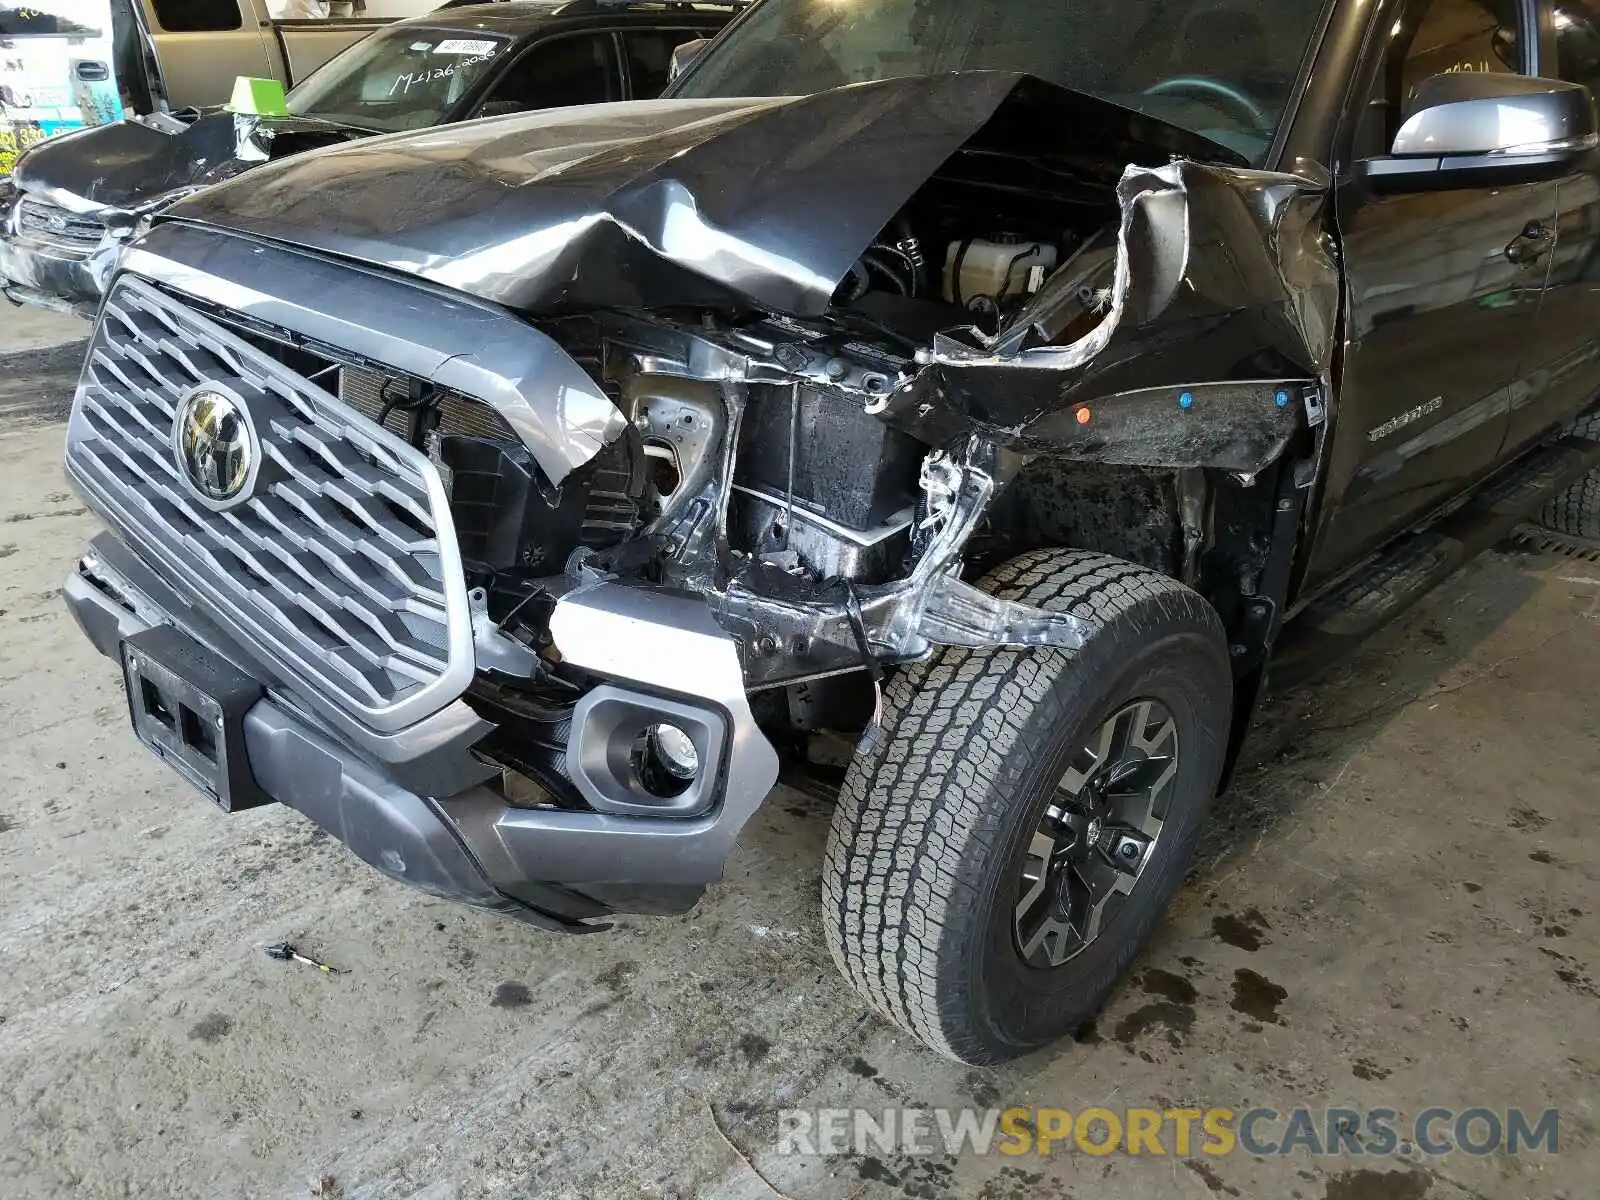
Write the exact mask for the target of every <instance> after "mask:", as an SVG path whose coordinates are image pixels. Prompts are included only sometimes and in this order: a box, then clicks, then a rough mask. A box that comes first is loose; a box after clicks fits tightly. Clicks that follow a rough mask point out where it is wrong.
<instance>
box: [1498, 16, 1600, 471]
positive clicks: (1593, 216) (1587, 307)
mask: <svg viewBox="0 0 1600 1200" xmlns="http://www.w3.org/2000/svg"><path fill="white" fill-rule="evenodd" d="M1540 7H1541V10H1542V12H1543V13H1544V15H1545V18H1546V19H1545V20H1544V21H1542V23H1541V24H1542V28H1543V29H1544V30H1545V33H1546V37H1545V40H1544V41H1542V42H1541V43H1540V49H1541V51H1542V53H1541V55H1540V59H1539V74H1541V75H1546V76H1549V77H1551V78H1553V79H1565V80H1567V81H1568V82H1569V83H1581V84H1583V85H1584V86H1585V87H1587V88H1588V89H1589V90H1590V91H1591V92H1594V91H1600V3H1596V2H1595V0H1556V2H1555V3H1554V4H1551V2H1550V0H1541V5H1540ZM1597 172H1600V154H1590V155H1589V156H1588V159H1587V161H1585V162H1584V163H1583V164H1582V167H1581V169H1579V170H1575V171H1573V172H1571V173H1570V174H1569V175H1567V176H1566V177H1565V178H1563V179H1561V180H1559V181H1558V182H1557V184H1556V206H1557V209H1558V212H1557V216H1556V237H1555V248H1554V249H1553V250H1552V251H1551V254H1550V276H1549V279H1548V280H1547V281H1546V284H1545V293H1544V304H1543V306H1542V307H1541V308H1540V310H1539V328H1538V331H1537V333H1536V335H1535V339H1534V343H1533V350H1534V352H1535V354H1536V356H1537V359H1538V366H1539V369H1538V371H1536V372H1535V373H1534V382H1535V384H1536V385H1537V386H1536V387H1535V388H1533V389H1532V390H1530V391H1529V393H1528V394H1527V396H1526V397H1519V399H1522V400H1524V403H1521V404H1518V405H1517V406H1516V407H1515V408H1513V409H1512V413H1511V438H1510V445H1509V446H1508V449H1510V450H1518V449H1522V448H1524V447H1527V446H1530V445H1531V444H1533V443H1534V442H1537V441H1538V440H1539V439H1540V438H1542V437H1544V436H1545V435H1546V434H1549V433H1553V432H1555V431H1556V430H1558V429H1560V428H1561V426H1563V425H1565V424H1566V423H1567V422H1568V421H1570V420H1571V419H1572V418H1573V416H1575V415H1576V414H1577V413H1578V412H1580V411H1581V410H1582V409H1584V408H1586V407H1588V405H1589V404H1590V402H1591V401H1593V400H1594V398H1595V394H1596V393H1597V392H1600V175H1597Z"/></svg>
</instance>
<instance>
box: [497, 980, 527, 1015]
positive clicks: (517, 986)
mask: <svg viewBox="0 0 1600 1200" xmlns="http://www.w3.org/2000/svg"><path fill="white" fill-rule="evenodd" d="M532 1003H533V993H532V992H530V991H528V985H527V984H525V983H518V982H517V981H516V980H515V979H508V980H506V981H505V982H504V983H502V984H501V985H500V986H499V987H497V988H495V990H494V998H493V999H492V1000H490V1001H489V1007H490V1008H526V1007H527V1006H528V1005H530V1004H532Z"/></svg>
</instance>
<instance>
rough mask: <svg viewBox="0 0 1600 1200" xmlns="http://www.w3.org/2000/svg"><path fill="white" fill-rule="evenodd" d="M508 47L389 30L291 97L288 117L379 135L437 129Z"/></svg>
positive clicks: (478, 35) (474, 38) (442, 33)
mask: <svg viewBox="0 0 1600 1200" xmlns="http://www.w3.org/2000/svg"><path fill="white" fill-rule="evenodd" d="M509 45H510V41H509V39H507V38H503V37H496V36H494V35H492V34H485V33H482V32H480V31H478V30H472V31H471V32H468V33H462V32H460V31H458V30H449V29H420V28H418V27H417V26H415V25H409V26H405V27H403V28H395V29H386V30H383V31H382V32H381V33H375V34H373V35H372V36H371V37H369V38H367V39H366V40H364V41H360V42H357V43H356V44H355V45H354V46H352V47H350V49H348V50H346V51H345V52H344V53H343V54H341V55H339V57H338V58H335V59H334V60H333V61H332V62H330V63H327V64H326V65H325V66H322V67H320V68H318V69H317V70H316V71H314V72H313V73H312V74H311V75H310V76H309V77H308V78H307V79H306V81H305V82H304V83H302V84H301V85H300V86H299V87H297V88H295V89H294V90H293V91H291V92H290V93H289V96H288V101H289V111H290V112H292V113H294V114H295V115H296V116H302V117H322V118H324V119H325V120H329V121H338V122H339V123H340V124H342V125H355V126H357V127H359V128H362V129H371V130H375V131H377V132H380V133H397V132H399V131H401V130H404V129H424V128H426V127H428V126H430V125H437V124H438V123H439V122H440V121H441V120H443V119H444V116H445V114H446V113H447V112H449V111H450V110H451V109H452V108H454V107H455V106H456V104H457V103H459V102H460V100H461V98H462V97H463V96H465V95H467V94H468V93H469V92H471V91H472V90H473V89H474V88H476V87H477V85H478V84H479V82H480V81H482V79H483V78H484V76H485V75H487V74H488V73H489V71H491V70H492V69H493V68H494V65H495V63H496V61H497V60H498V59H499V57H500V55H501V54H503V53H504V52H505V50H506V48H507V46H509Z"/></svg>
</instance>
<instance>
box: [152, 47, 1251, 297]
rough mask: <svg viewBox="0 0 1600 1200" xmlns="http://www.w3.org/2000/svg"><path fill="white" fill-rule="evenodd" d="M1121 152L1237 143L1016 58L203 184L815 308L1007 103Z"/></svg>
mask: <svg viewBox="0 0 1600 1200" xmlns="http://www.w3.org/2000/svg"><path fill="white" fill-rule="evenodd" d="M1008 103H1011V104H1020V105H1022V106H1023V107H1025V108H1027V109H1034V110H1037V112H1036V114H1035V115H1036V116H1037V117H1038V119H1039V120H1041V121H1042V122H1044V124H1043V125H1042V126H1041V127H1040V128H1039V136H1040V137H1041V138H1051V137H1052V136H1057V137H1058V136H1060V131H1067V130H1070V131H1071V134H1070V136H1071V137H1072V138H1073V141H1074V150H1075V152H1076V151H1077V150H1078V149H1079V143H1081V150H1082V153H1083V155H1084V157H1085V158H1086V159H1088V160H1089V161H1092V162H1094V163H1095V164H1097V168H1096V169H1098V170H1102V171H1104V170H1107V169H1109V171H1110V177H1111V178H1112V179H1113V180H1114V179H1115V178H1116V176H1117V174H1118V173H1120V171H1121V169H1122V167H1123V166H1124V165H1125V164H1126V163H1128V162H1129V161H1140V160H1143V161H1145V162H1148V163H1150V164H1151V165H1159V164H1161V163H1163V162H1165V161H1167V159H1168V158H1170V157H1172V156H1174V155H1181V156H1188V157H1195V158H1200V159H1206V160H1213V161H1214V160H1219V159H1221V160H1229V159H1232V158H1233V157H1234V156H1233V155H1232V152H1231V151H1227V150H1225V149H1223V148H1221V147H1219V146H1216V145H1215V144H1213V143H1211V142H1209V141H1207V140H1205V139H1204V138H1201V137H1199V136H1197V135H1195V134H1191V133H1187V132H1185V131H1183V130H1180V129H1177V128H1175V127H1173V126H1171V125H1167V124H1165V123H1163V122H1160V121H1157V120H1154V119H1153V118H1150V117H1146V116H1143V115H1142V114H1139V113H1135V112H1132V111H1130V110H1128V109H1124V108H1121V107H1119V106H1117V105H1114V104H1110V103H1108V102H1106V101H1102V100H1098V99H1095V98H1093V97H1090V96H1087V95H1084V94H1081V93H1077V92H1072V91H1068V90H1066V89H1063V88H1058V87H1055V86H1054V85H1051V84H1047V83H1044V82H1042V81H1040V80H1037V79H1035V78H1033V77H1032V76H1027V75H1021V74H1017V73H1013V72H989V71H985V72H966V73H959V74H948V75H937V76H917V77H909V78H903V79H891V80H885V81H882V82H878V83H869V84H859V85H855V86H851V87H844V88H838V89H835V90H833V91H829V92H822V93H819V94H816V95H812V96H803V97H781V98H776V99H772V98H761V99H733V100H658V101H647V102H636V103H631V104H605V105H593V106H590V107H586V108H571V109H559V110H554V111H549V112H543V113H536V114H528V115H519V116H512V117H505V118H499V119H495V120H489V121H479V122H473V123H470V124H467V125H460V126H454V127H451V128H447V129H437V130H429V131H427V132H422V133H411V134H400V135H394V136H387V137H379V138H373V139H369V140H367V141H364V142H361V143H359V144H356V145H352V146H345V147H339V148H336V149H331V150H327V151H324V152H321V153H315V154H310V155H305V156H302V157H299V158H296V159H294V160H293V161H290V162H285V163H282V164H274V165H272V166H269V167H266V168H264V169H262V170H260V171H257V172H253V173H252V174H251V175H250V176H249V177H248V178H245V179H241V180H237V181H233V182H229V183H226V184H223V185H222V186H220V187H216V188H211V189H208V190H207V191H205V192H203V193H200V194H198V195H196V196H194V197H192V198H190V199H188V200H185V201H184V202H183V203H181V204H180V205H178V206H176V207H174V208H173V209H172V210H171V211H170V213H169V219H182V220H189V221H198V222H207V223H211V224H215V225H218V226H222V227H224V228H230V229H234V230H239V231H242V232H245V233H249V234H255V235H258V236H261V237H266V238H271V239H274V240H276V241H281V242H285V243H288V244H291V245H299V246H304V247H307V248H311V249H315V250H319V251H323V252H325V253H329V254H334V255H339V256H342V257H346V258H350V259H355V260H359V261H363V262H367V263H372V264H376V265H379V266H383V267H387V268H391V269H396V270H400V271H404V272H408V273H410V274H413V275H417V276H420V277H421V278H424V279H427V280H430V281H432V282H435V283H439V284H442V285H445V286H447V287H452V288H456V289H458V290H460V291H462V292H465V293H468V294H469V295H474V296H478V297H480V298H482V299H486V300H490V301H493V302H496V303H500V304H505V305H508V306H510V307H513V308H517V309H522V310H528V311H534V310H540V309H548V308H552V307H556V306H560V305H592V306H606V307H631V306H652V307H656V306H671V305H680V304H695V305H700V304H706V305H715V304H719V303H726V302H729V301H730V300H733V301H742V302H747V303H754V304H755V305H757V306H760V307H763V308H766V309H769V310H772V311H777V312H786V313H792V314H795V315H800V316H815V315H820V314H821V313H823V312H825V311H826V310H827V308H828V305H829V303H830V301H831V300H832V297H833V294H834V292H835V290H836V288H837V286H838V283H839V281H840V280H841V279H843V278H844V276H845V274H846V273H847V272H848V271H849V270H850V268H851V266H852V265H853V264H854V263H855V261H856V260H857V259H858V258H859V257H860V255H861V253H862V251H863V250H865V249H866V247H867V246H868V245H870V244H871V242H872V240H873V239H874V238H875V237H877V235H878V234H879V233H880V231H882V229H883V228H884V226H885V225H887V224H888V222H889V221H890V220H891V218H893V216H894V215H895V213H896V212H898V211H899V209H900V208H901V207H902V206H903V205H904V204H905V202H906V201H907V200H908V199H910V198H911V196H912V195H913V194H914V193H915V192H916V191H917V189H918V188H919V187H921V185H922V184H923V183H924V182H925V181H926V180H927V179H928V178H929V177H930V176H931V175H933V173H934V172H935V171H937V170H938V169H939V168H940V166H941V165H943V164H944V163H945V162H946V161H947V160H948V159H949V158H950V157H951V156H952V155H953V154H955V153H956V151H957V150H959V149H960V148H961V147H962V145H963V143H965V142H966V141H967V140H968V139H970V138H972V137H973V135H974V134H976V133H977V132H978V131H980V130H981V129H983V127H984V126H985V124H986V123H987V122H989V121H990V120H991V119H992V118H994V117H995V116H996V113H997V112H998V110H999V109H1000V108H1001V107H1002V106H1003V105H1007V104H1008Z"/></svg>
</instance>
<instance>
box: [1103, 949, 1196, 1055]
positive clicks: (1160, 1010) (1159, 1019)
mask: <svg viewBox="0 0 1600 1200" xmlns="http://www.w3.org/2000/svg"><path fill="white" fill-rule="evenodd" d="M1140 985H1141V986H1142V987H1143V988H1144V990H1145V993H1146V994H1148V995H1151V996H1160V997H1161V999H1160V1000H1157V1001H1156V1002H1155V1003H1153V1004H1146V1005H1143V1006H1142V1007H1140V1008H1136V1009H1134V1010H1133V1011H1132V1012H1131V1013H1129V1014H1128V1015H1127V1016H1125V1017H1123V1018H1122V1020H1120V1021H1118V1022H1117V1027H1116V1029H1115V1030H1113V1031H1112V1034H1111V1036H1112V1037H1114V1038H1115V1039H1116V1040H1117V1041H1119V1042H1121V1043H1122V1044H1123V1045H1124V1046H1128V1045H1131V1044H1132V1043H1133V1042H1135V1041H1137V1040H1138V1039H1139V1037H1140V1036H1141V1035H1143V1034H1144V1033H1145V1032H1147V1031H1148V1030H1150V1029H1153V1028H1155V1027H1157V1026H1160V1027H1162V1028H1164V1029H1166V1031H1167V1042H1168V1044H1170V1045H1171V1046H1172V1047H1173V1048H1174V1049H1176V1048H1177V1047H1178V1046H1180V1045H1182V1043H1183V1035H1184V1034H1186V1033H1188V1032H1189V1030H1190V1029H1192V1028H1194V1002H1195V1000H1196V999H1198V997H1199V993H1198V992H1196V991H1195V988H1194V984H1192V983H1190V982H1189V981H1188V980H1187V979H1185V978H1183V977H1182V976H1181V975H1174V974H1172V972H1170V971H1163V970H1161V969H1160V968H1158V967H1151V968H1150V969H1149V970H1147V971H1146V972H1145V973H1144V975H1143V976H1142V978H1141V980H1140Z"/></svg>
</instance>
